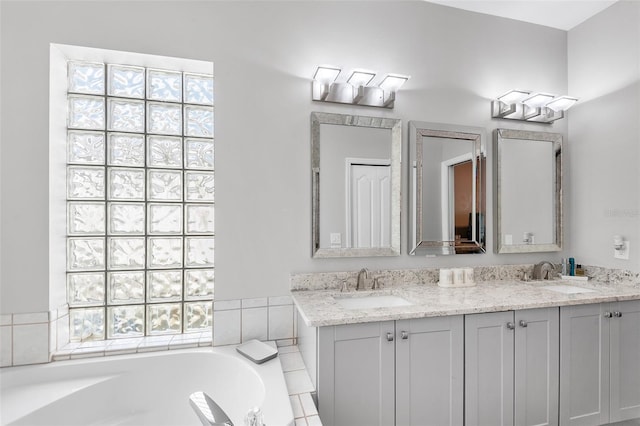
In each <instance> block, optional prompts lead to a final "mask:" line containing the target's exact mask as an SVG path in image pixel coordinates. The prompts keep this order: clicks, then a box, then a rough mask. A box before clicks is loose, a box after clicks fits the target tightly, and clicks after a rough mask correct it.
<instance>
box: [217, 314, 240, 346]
mask: <svg viewBox="0 0 640 426" xmlns="http://www.w3.org/2000/svg"><path fill="white" fill-rule="evenodd" d="M241 336H242V335H241V315H240V309H234V310H232V311H214V312H213V346H223V345H237V344H238V343H240V342H241V338H242V337H241Z"/></svg>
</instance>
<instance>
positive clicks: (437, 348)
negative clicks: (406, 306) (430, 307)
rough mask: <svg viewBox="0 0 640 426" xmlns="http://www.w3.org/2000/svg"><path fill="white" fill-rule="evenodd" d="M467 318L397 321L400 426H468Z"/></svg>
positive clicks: (398, 423) (397, 393) (397, 421)
mask: <svg viewBox="0 0 640 426" xmlns="http://www.w3.org/2000/svg"><path fill="white" fill-rule="evenodd" d="M463 327H464V324H463V319H462V316H460V315H458V316H448V317H437V318H421V319H412V320H402V321H396V335H397V336H398V340H397V342H396V425H403V426H404V425H415V426H428V425H433V426H454V425H462V424H463V422H464V418H463V413H464V408H463V407H464V371H463V367H464V330H463Z"/></svg>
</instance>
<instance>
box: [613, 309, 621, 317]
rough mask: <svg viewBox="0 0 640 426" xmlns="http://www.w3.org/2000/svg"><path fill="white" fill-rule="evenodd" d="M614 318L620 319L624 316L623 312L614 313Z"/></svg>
mask: <svg viewBox="0 0 640 426" xmlns="http://www.w3.org/2000/svg"><path fill="white" fill-rule="evenodd" d="M613 316H614V317H616V318H620V317H621V316H622V312H619V311H615V312H614V313H613Z"/></svg>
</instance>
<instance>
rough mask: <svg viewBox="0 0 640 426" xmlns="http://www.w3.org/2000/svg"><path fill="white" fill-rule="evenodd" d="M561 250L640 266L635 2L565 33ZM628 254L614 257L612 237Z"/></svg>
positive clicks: (638, 19)
mask: <svg viewBox="0 0 640 426" xmlns="http://www.w3.org/2000/svg"><path fill="white" fill-rule="evenodd" d="M568 51H569V57H568V66H569V70H568V71H569V93H575V94H576V96H579V97H580V98H581V100H580V102H579V103H578V104H576V106H575V107H573V108H572V109H571V110H570V111H569V114H568V115H569V119H568V122H569V143H568V144H567V146H568V154H567V159H568V165H567V166H568V167H567V168H566V169H565V170H568V176H567V177H568V194H569V196H568V202H567V210H566V211H565V213H566V218H567V221H566V223H567V224H568V226H567V227H566V235H568V241H569V246H568V250H567V254H570V255H571V256H574V257H575V258H576V262H577V263H584V264H587V265H599V266H604V267H610V268H623V269H630V270H632V271H635V272H638V271H640V166H639V165H638V164H639V161H640V2H636V1H619V2H617V3H615V4H614V5H613V6H611V7H609V8H607V9H605V10H604V11H603V12H601V13H599V14H598V15H596V16H594V17H593V18H591V19H590V20H588V21H586V22H584V23H583V24H581V25H579V26H577V27H576V28H574V29H572V30H571V31H569V33H568ZM615 234H621V235H623V236H624V237H626V239H628V240H629V241H630V244H631V247H630V248H631V250H630V259H629V260H618V259H614V258H613V251H614V250H613V235H615Z"/></svg>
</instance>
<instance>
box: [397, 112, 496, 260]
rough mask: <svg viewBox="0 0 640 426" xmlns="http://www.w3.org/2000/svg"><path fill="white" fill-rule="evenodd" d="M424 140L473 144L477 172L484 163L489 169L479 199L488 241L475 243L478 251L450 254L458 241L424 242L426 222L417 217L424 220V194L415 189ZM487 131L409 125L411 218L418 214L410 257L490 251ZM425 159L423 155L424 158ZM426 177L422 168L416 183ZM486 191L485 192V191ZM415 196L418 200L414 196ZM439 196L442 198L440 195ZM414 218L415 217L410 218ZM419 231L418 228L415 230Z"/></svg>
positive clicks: (411, 230)
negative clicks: (488, 243) (430, 138)
mask: <svg viewBox="0 0 640 426" xmlns="http://www.w3.org/2000/svg"><path fill="white" fill-rule="evenodd" d="M424 137H436V138H445V139H456V140H466V141H469V142H472V143H473V153H474V154H475V156H476V157H477V158H478V163H477V165H476V173H477V171H478V170H482V167H483V164H484V167H485V176H484V178H485V180H482V176H480V184H479V185H476V197H477V199H482V205H484V214H485V220H484V224H485V225H484V226H485V234H484V242H483V243H482V244H481V243H479V242H478V241H477V235H476V236H475V237H476V239H475V240H474V242H475V243H476V247H478V249H479V250H478V251H474V252H468V253H455V252H454V253H450V252H449V251H450V250H451V249H453V250H454V251H455V247H456V246H455V242H454V244H453V245H451V244H449V243H448V242H447V241H441V240H424V239H423V236H422V221H421V220H418V219H417V218H422V197H423V194H422V191H419V190H418V189H419V188H414V184H413V177H412V169H413V163H414V162H416V163H417V161H419V156H418V151H422V138H424ZM484 141H485V130H484V128H482V127H469V126H458V125H453V124H445V123H427V122H420V121H410V122H409V167H408V175H409V193H410V194H412V196H410V197H409V215H411V214H415V217H416V221H415V225H416V226H415V227H414V223H413V220H409V254H410V255H427V256H429V255H453V254H480V253H486V250H487V232H486V228H487V225H486V222H487V220H486V214H487V191H486V182H485V181H486V152H487V151H486V146H485V143H484ZM420 160H421V156H420ZM421 175H422V171H421V169H420V168H417V170H416V180H417V181H418V182H420V181H421V179H419V178H420V177H421ZM483 189H484V191H483ZM413 194H415V199H414V195H413ZM438 197H440V195H439V194H438ZM410 217H411V216H410ZM414 228H415V229H414Z"/></svg>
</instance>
